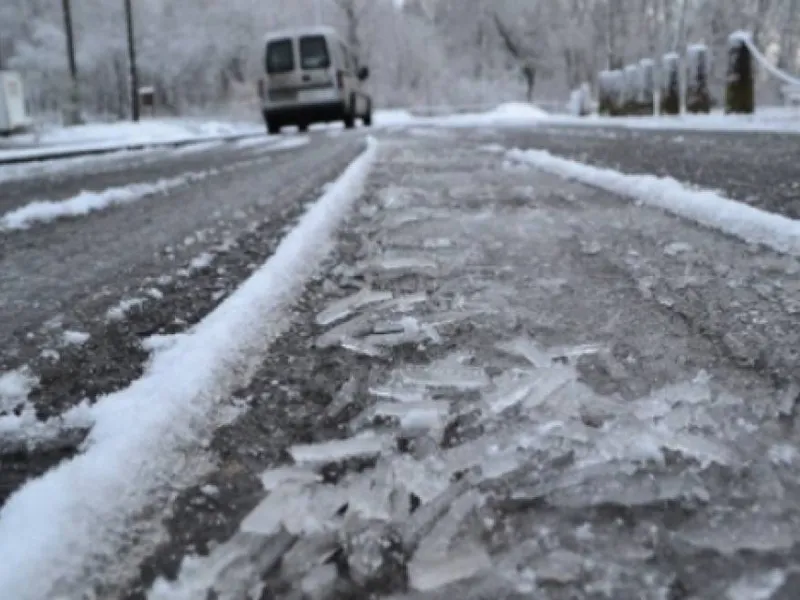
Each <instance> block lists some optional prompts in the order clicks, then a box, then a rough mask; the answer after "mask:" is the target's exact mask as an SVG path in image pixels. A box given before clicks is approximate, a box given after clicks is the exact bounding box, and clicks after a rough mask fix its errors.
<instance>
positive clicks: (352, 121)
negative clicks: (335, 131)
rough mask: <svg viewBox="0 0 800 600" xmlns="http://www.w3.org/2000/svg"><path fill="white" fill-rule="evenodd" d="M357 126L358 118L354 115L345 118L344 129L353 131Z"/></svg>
mask: <svg viewBox="0 0 800 600" xmlns="http://www.w3.org/2000/svg"><path fill="white" fill-rule="evenodd" d="M355 126H356V118H355V117H354V116H353V114H352V113H350V114H348V115H345V116H344V128H345V129H353V128H354V127H355Z"/></svg>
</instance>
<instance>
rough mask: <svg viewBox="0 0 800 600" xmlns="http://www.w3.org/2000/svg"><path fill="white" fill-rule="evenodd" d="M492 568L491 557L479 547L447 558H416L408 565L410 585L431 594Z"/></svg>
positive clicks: (457, 551)
mask: <svg viewBox="0 0 800 600" xmlns="http://www.w3.org/2000/svg"><path fill="white" fill-rule="evenodd" d="M491 566H492V561H491V559H490V558H489V555H488V554H487V553H486V551H485V550H483V549H481V548H478V547H467V548H460V549H457V550H454V551H453V552H451V553H449V554H448V555H447V556H445V557H437V558H417V557H414V559H412V561H411V563H410V564H409V565H408V579H409V585H410V586H411V588H413V589H415V590H418V591H421V592H429V591H433V590H436V589H439V588H442V587H444V586H446V585H449V584H451V583H455V582H457V581H462V580H464V579H469V578H470V577H474V576H476V575H479V574H480V573H482V572H484V571H487V570H488V569H490V568H491Z"/></svg>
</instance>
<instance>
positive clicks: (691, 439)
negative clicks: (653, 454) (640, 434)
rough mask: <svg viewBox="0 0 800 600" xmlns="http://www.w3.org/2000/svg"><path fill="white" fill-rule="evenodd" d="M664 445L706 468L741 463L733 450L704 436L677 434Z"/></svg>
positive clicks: (664, 442)
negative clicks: (714, 465)
mask: <svg viewBox="0 0 800 600" xmlns="http://www.w3.org/2000/svg"><path fill="white" fill-rule="evenodd" d="M662 443H663V446H664V447H665V448H668V449H670V450H673V451H675V452H680V453H681V454H683V455H684V456H687V457H690V458H694V459H695V460H697V461H698V462H700V464H701V466H703V467H704V468H705V467H708V466H709V465H711V464H712V463H716V464H718V465H722V466H732V465H735V464H738V463H739V462H740V459H739V457H738V456H737V454H736V453H735V452H734V450H733V449H732V448H729V447H728V446H726V445H724V444H722V443H720V442H718V441H716V440H715V439H712V438H711V437H710V436H706V435H703V434H691V433H676V434H674V435H673V436H672V437H667V438H666V439H664V441H663V442H662Z"/></svg>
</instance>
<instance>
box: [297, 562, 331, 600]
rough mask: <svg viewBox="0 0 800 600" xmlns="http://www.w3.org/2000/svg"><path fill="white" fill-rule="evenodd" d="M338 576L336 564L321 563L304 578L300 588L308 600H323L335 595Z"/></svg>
mask: <svg viewBox="0 0 800 600" xmlns="http://www.w3.org/2000/svg"><path fill="white" fill-rule="evenodd" d="M338 578H339V574H338V573H337V571H336V566H335V565H330V564H329V565H319V566H318V567H315V568H314V569H312V570H311V572H310V573H309V574H308V575H306V576H305V577H304V578H303V580H302V581H301V582H300V589H301V590H302V592H303V594H304V595H305V596H304V597H305V598H307V599H308V600H322V599H324V598H328V597H330V596H332V595H333V593H334V590H333V589H332V588H333V586H334V584H335V583H336V580H337V579H338Z"/></svg>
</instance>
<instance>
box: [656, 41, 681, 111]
mask: <svg viewBox="0 0 800 600" xmlns="http://www.w3.org/2000/svg"><path fill="white" fill-rule="evenodd" d="M680 64H681V57H680V56H678V55H677V54H675V53H674V52H670V53H669V54H665V55H664V58H663V59H662V69H661V73H662V76H661V114H662V115H678V114H680V112H681V75H680Z"/></svg>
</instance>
